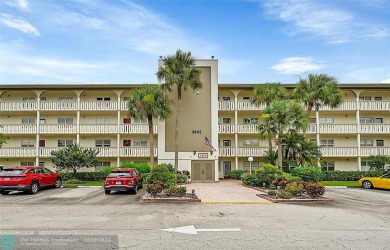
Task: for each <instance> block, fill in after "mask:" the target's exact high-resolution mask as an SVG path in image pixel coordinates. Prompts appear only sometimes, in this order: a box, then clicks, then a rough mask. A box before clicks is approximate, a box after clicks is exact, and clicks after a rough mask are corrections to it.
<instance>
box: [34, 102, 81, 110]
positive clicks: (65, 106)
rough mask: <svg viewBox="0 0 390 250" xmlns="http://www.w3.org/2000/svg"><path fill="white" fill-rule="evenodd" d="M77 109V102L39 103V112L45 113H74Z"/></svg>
mask: <svg viewBox="0 0 390 250" xmlns="http://www.w3.org/2000/svg"><path fill="white" fill-rule="evenodd" d="M77 107H78V105H77V102H40V110H47V111H68V110H74V111H76V110H77Z"/></svg>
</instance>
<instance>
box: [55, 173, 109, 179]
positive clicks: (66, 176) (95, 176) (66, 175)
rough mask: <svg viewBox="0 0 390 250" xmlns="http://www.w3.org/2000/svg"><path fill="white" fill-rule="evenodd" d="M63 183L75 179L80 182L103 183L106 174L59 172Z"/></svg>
mask: <svg viewBox="0 0 390 250" xmlns="http://www.w3.org/2000/svg"><path fill="white" fill-rule="evenodd" d="M59 174H60V175H61V177H62V180H63V181H67V180H71V179H77V180H80V181H104V180H105V179H106V177H107V174H106V173H103V172H77V173H76V174H73V172H60V173H59Z"/></svg>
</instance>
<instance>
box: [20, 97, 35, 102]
mask: <svg viewBox="0 0 390 250" xmlns="http://www.w3.org/2000/svg"><path fill="white" fill-rule="evenodd" d="M23 101H24V102H35V97H33V96H26V97H23Z"/></svg>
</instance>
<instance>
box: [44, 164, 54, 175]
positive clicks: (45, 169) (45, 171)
mask: <svg viewBox="0 0 390 250" xmlns="http://www.w3.org/2000/svg"><path fill="white" fill-rule="evenodd" d="M42 163H43V165H45V163H44V162H42ZM42 167H44V166H42ZM43 172H44V173H45V174H52V173H53V172H52V171H51V170H49V169H47V168H44V169H43Z"/></svg>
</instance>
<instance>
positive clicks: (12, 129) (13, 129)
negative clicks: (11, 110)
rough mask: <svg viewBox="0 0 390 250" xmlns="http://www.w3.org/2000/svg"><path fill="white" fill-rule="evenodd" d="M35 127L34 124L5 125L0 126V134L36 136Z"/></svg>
mask: <svg viewBox="0 0 390 250" xmlns="http://www.w3.org/2000/svg"><path fill="white" fill-rule="evenodd" d="M36 133H37V125H35V124H23V125H21V124H6V125H3V126H2V127H1V126H0V134H36Z"/></svg>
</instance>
